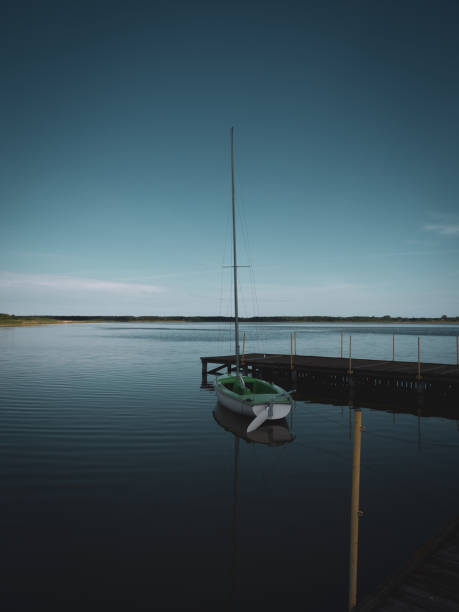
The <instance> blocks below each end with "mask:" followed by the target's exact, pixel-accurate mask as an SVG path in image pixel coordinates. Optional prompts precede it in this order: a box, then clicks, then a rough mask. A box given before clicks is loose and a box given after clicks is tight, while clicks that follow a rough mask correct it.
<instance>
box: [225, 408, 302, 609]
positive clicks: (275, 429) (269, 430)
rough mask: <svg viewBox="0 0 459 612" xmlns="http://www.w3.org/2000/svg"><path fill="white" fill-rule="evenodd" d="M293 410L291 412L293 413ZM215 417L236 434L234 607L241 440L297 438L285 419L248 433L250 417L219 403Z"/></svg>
mask: <svg viewBox="0 0 459 612" xmlns="http://www.w3.org/2000/svg"><path fill="white" fill-rule="evenodd" d="M292 412H293V410H292V411H291V413H290V414H292ZM213 416H214V419H215V420H216V422H217V423H218V424H219V425H220V427H223V429H225V430H226V431H228V432H230V433H232V434H233V436H234V463H233V469H234V477H233V517H232V548H233V550H232V558H231V570H230V574H231V591H230V594H229V605H230V608H232V607H233V601H234V596H235V593H236V588H237V512H238V464H239V443H240V440H241V439H242V440H245V441H246V442H250V443H254V444H265V445H267V446H282V445H283V444H288V443H289V442H292V441H293V440H294V439H295V436H294V435H293V434H292V433H291V431H290V430H289V427H288V424H287V421H286V420H285V419H282V420H276V421H265V423H263V425H262V426H261V427H259V428H258V429H256V430H255V431H251V432H250V433H247V425H248V423H249V422H250V418H246V417H243V416H239V415H237V414H235V413H234V412H230V411H229V410H226V408H224V407H223V406H222V405H221V404H217V407H216V408H215V410H214V412H213Z"/></svg>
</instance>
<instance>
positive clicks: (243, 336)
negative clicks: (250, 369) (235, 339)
mask: <svg viewBox="0 0 459 612" xmlns="http://www.w3.org/2000/svg"><path fill="white" fill-rule="evenodd" d="M244 351H245V332H242V355H241V364H242V365H244Z"/></svg>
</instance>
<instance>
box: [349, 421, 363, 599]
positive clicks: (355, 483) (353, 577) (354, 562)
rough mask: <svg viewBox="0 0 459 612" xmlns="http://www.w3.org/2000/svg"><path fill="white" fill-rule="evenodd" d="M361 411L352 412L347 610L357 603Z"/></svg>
mask: <svg viewBox="0 0 459 612" xmlns="http://www.w3.org/2000/svg"><path fill="white" fill-rule="evenodd" d="M361 442H362V411H361V410H355V411H354V445H353V453H352V496H351V536H350V551H349V610H353V608H354V607H355V605H356V603H357V567H358V554H359V515H360V511H359V493H360V449H361Z"/></svg>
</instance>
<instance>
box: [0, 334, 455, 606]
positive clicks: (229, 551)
mask: <svg viewBox="0 0 459 612" xmlns="http://www.w3.org/2000/svg"><path fill="white" fill-rule="evenodd" d="M243 330H245V331H246V336H247V341H246V351H247V352H252V351H263V352H264V351H266V352H285V353H287V352H288V351H289V348H290V344H289V343H290V340H289V334H290V332H292V331H296V332H297V352H298V353H302V354H309V355H311V354H312V355H313V354H316V355H339V351H340V332H341V331H344V334H345V347H346V346H347V338H348V336H349V334H352V336H353V342H352V345H353V355H354V356H355V357H368V358H375V359H391V357H392V333H396V334H397V335H396V345H395V346H396V358H397V359H403V360H412V361H415V360H416V357H417V336H418V335H420V336H421V352H422V360H423V361H433V362H440V363H455V362H456V340H455V336H456V335H458V334H459V327H458V326H450V325H444V326H439V325H431V326H428V325H425V326H416V325H400V326H397V327H393V326H384V325H372V326H369V325H346V326H342V325H316V324H302V325H292V324H286V325H283V324H282V325H277V324H276V325H275V324H264V325H251V326H249V325H246V326H245V327H243ZM227 352H232V346H231V340H230V329H229V328H227V327H225V328H223V329H222V327H221V326H218V325H213V324H151V325H149V324H129V323H127V324H111V323H107V324H73V325H54V326H41V327H24V328H0V377H1V379H0V380H1V384H0V441H1V444H0V453H1V462H0V529H1V543H2V544H1V547H0V560H1V573H0V588H1V595H0V600H1V608H2V610H31V609H36V608H39V607H42V608H43V609H47V610H50V609H53V610H54V609H56V610H57V609H59V610H83V609H84V610H87V609H90V610H96V609H97V610H99V609H100V608H101V606H104V607H107V606H110V608H111V609H123V610H161V609H209V610H210V609H214V610H219V609H234V610H252V611H253V610H256V609H263V610H274V609H276V610H278V609H279V606H282V608H283V609H295V610H296V609H308V610H320V611H321V612H324V611H330V612H338V611H341V610H343V611H345V610H346V609H347V598H348V580H349V578H348V576H349V521H350V500H351V476H352V439H351V427H350V425H351V423H352V418H353V411H352V409H351V408H349V406H348V405H344V406H336V405H327V404H319V403H311V402H297V403H296V407H295V409H294V412H293V418H292V419H291V418H290V417H289V419H288V420H287V422H286V423H284V425H283V426H282V427H281V428H280V430H278V431H277V433H276V431H274V430H273V431H272V432H271V433H269V432H268V434H267V436H268V438H269V436H271V441H273V442H276V440H277V441H279V442H283V443H282V444H278V445H276V444H272V445H267V444H261V443H256V442H251V443H249V442H247V441H246V440H244V439H240V438H238V437H236V436H235V435H234V434H233V433H232V431H231V427H232V426H233V423H231V422H228V421H225V423H224V424H225V425H226V428H225V427H223V426H222V425H221V424H219V423H221V422H222V417H221V414H220V412H219V411H217V414H216V415H215V414H214V413H215V411H216V400H215V395H214V393H213V392H212V391H210V390H208V389H203V388H201V386H200V383H201V363H200V360H199V357H200V356H207V355H217V354H222V353H227ZM388 409H389V410H388V411H383V410H373V409H369V408H363V409H362V423H363V425H364V426H365V427H366V432H365V433H363V434H362V454H361V481H360V507H361V508H362V509H363V511H364V516H363V517H362V518H361V519H360V526H359V573H358V576H359V578H358V599H359V600H361V599H362V597H364V596H365V595H367V594H368V593H371V592H372V591H373V590H374V589H375V588H376V587H377V586H378V585H379V584H380V583H381V582H382V581H384V580H385V579H386V578H387V577H388V576H389V575H390V574H391V573H393V572H394V571H396V570H397V569H398V567H399V566H400V565H401V564H403V563H404V562H405V560H406V559H407V558H408V557H409V556H410V555H411V554H412V553H413V552H414V550H415V549H416V548H417V547H419V546H421V545H422V544H423V543H424V542H425V540H427V539H428V538H430V537H431V536H432V535H434V533H435V532H436V531H437V530H438V529H440V528H441V527H442V526H443V524H444V523H445V522H446V521H448V520H449V519H450V518H452V517H453V516H455V515H456V514H457V513H458V512H459V427H458V421H455V420H447V419H442V418H422V417H417V416H414V415H411V414H402V413H397V414H395V413H392V412H391V411H390V406H388ZM458 418H459V413H458ZM223 420H224V419H223ZM279 431H280V433H279Z"/></svg>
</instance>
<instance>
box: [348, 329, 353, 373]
mask: <svg viewBox="0 0 459 612" xmlns="http://www.w3.org/2000/svg"><path fill="white" fill-rule="evenodd" d="M347 373H348V374H349V375H352V374H353V372H352V336H349V368H348V370H347Z"/></svg>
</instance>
